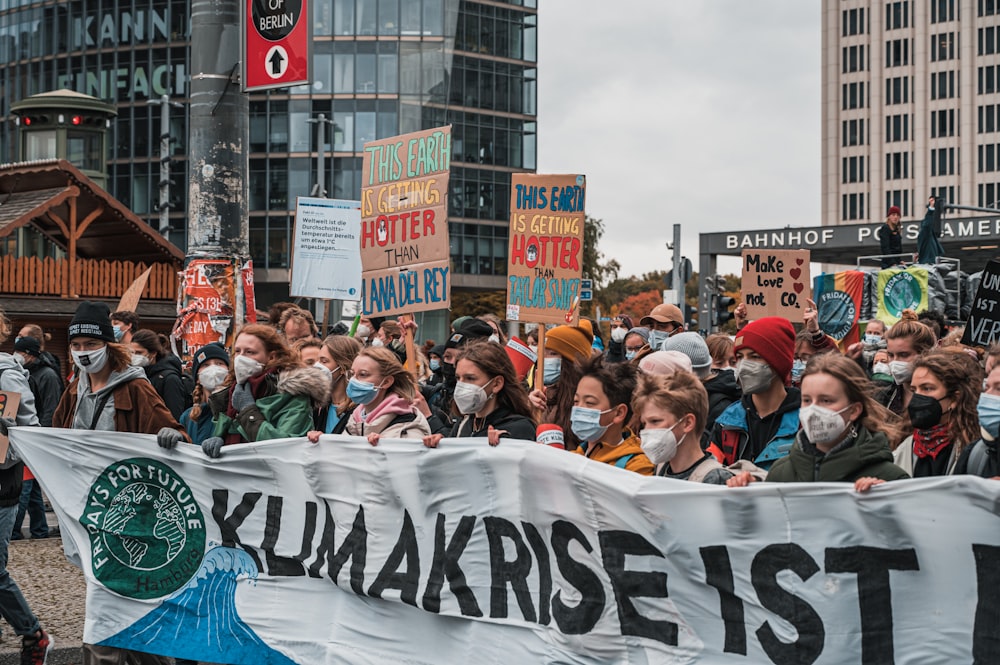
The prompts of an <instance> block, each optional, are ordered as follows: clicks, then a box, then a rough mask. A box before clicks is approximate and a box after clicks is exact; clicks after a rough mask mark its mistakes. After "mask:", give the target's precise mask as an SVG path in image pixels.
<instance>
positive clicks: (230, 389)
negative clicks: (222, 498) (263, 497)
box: [201, 324, 330, 458]
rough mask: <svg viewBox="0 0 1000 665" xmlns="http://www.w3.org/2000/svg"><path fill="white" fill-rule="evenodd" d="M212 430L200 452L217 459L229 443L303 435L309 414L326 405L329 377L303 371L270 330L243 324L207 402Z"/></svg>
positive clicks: (311, 370)
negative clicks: (225, 371) (218, 383)
mask: <svg viewBox="0 0 1000 665" xmlns="http://www.w3.org/2000/svg"><path fill="white" fill-rule="evenodd" d="M208 403H209V406H210V407H211V408H212V413H213V414H215V417H214V422H215V426H214V428H213V431H212V436H210V437H209V438H207V439H205V440H204V441H203V442H202V444H201V449H202V450H203V451H204V452H205V454H206V455H208V456H209V457H212V458H217V457H220V456H221V455H222V447H223V446H226V445H230V444H234V443H247V442H253V441H264V440H267V439H283V438H288V437H297V436H305V435H306V433H307V432H309V430H311V429H312V427H313V410H314V409H318V408H322V407H324V406H326V405H327V404H329V403H330V376H329V373H328V372H324V371H323V370H321V369H319V368H315V367H304V366H303V365H302V363H300V362H299V361H298V360H297V359H296V358H295V356H294V355H292V352H291V350H290V349H289V348H288V345H287V344H286V343H285V340H284V339H282V338H281V337H280V336H279V335H278V334H277V332H275V330H274V328H272V327H270V326H265V325H259V324H250V325H247V326H244V327H243V328H242V329H241V330H240V332H239V334H238V335H237V336H236V343H235V344H234V345H233V359H232V362H231V363H230V370H229V376H228V377H227V379H226V382H225V384H224V387H223V389H221V390H217V391H216V392H214V393H212V395H211V396H209V398H208Z"/></svg>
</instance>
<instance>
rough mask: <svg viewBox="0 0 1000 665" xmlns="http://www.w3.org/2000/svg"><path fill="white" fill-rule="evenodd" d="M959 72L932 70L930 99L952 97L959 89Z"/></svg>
mask: <svg viewBox="0 0 1000 665" xmlns="http://www.w3.org/2000/svg"><path fill="white" fill-rule="evenodd" d="M960 75H961V74H960V72H932V73H931V75H930V80H931V99H952V98H954V97H955V96H956V94H957V91H958V89H959V86H958V77H959V76H960Z"/></svg>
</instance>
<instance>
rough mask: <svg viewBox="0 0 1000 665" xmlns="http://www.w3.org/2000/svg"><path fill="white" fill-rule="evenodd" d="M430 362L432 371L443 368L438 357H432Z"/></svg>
mask: <svg viewBox="0 0 1000 665" xmlns="http://www.w3.org/2000/svg"><path fill="white" fill-rule="evenodd" d="M429 364H430V368H431V371H432V372H436V371H438V370H439V369H441V361H440V360H438V359H437V358H431V361H430V363H429Z"/></svg>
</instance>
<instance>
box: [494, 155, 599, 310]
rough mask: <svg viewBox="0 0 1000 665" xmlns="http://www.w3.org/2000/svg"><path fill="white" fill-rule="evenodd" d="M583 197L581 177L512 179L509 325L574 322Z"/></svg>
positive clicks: (526, 175)
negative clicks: (527, 322)
mask: <svg viewBox="0 0 1000 665" xmlns="http://www.w3.org/2000/svg"><path fill="white" fill-rule="evenodd" d="M586 194H587V189H586V178H585V176H582V175H534V174H530V173H515V174H514V175H513V176H511V188H510V244H509V246H508V252H507V261H508V263H507V319H508V320H509V321H531V322H533V323H567V324H570V325H574V326H575V325H577V323H578V322H579V320H580V307H579V306H580V280H581V278H582V276H583V226H584V209H585V203H586V198H587V195H586Z"/></svg>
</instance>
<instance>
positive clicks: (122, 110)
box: [0, 0, 537, 302]
mask: <svg viewBox="0 0 1000 665" xmlns="http://www.w3.org/2000/svg"><path fill="white" fill-rule="evenodd" d="M188 9H189V6H188V4H187V3H186V2H183V1H181V2H178V1H176V0H175V1H174V2H168V0H132V1H128V0H69V1H62V2H53V0H42V1H34V0H0V62H3V63H5V66H4V67H3V68H2V69H0V117H2V118H3V119H4V120H6V122H5V123H4V124H3V129H2V131H0V159H2V161H5V162H11V161H14V159H15V157H16V155H15V149H14V147H15V145H16V134H15V131H16V128H15V126H14V124H13V122H11V114H10V104H11V103H12V102H15V101H17V100H20V99H23V98H24V97H27V96H29V95H33V94H37V93H40V92H48V91H51V90H56V89H61V88H69V89H71V90H75V91H77V92H82V93H85V94H89V95H92V96H95V97H98V98H100V99H104V100H107V101H110V102H112V103H115V104H117V108H118V117H117V121H116V122H115V123H113V125H112V128H111V132H112V133H111V137H110V141H109V145H110V154H109V155H108V171H109V180H108V188H109V190H110V191H111V193H112V194H113V195H114V196H116V197H117V198H118V199H119V200H121V201H122V202H124V203H125V204H126V205H127V206H128V207H129V208H131V209H132V210H133V211H134V212H135V213H136V214H138V215H139V216H141V217H144V218H146V219H148V220H149V221H150V222H151V223H152V224H153V226H157V225H158V221H157V216H158V213H157V211H156V205H157V202H158V199H159V189H158V187H159V181H160V175H159V168H160V164H159V149H160V142H159V135H160V108H159V106H158V105H157V104H156V103H155V102H156V101H157V100H158V99H159V98H160V96H161V95H164V94H167V95H169V96H170V98H171V101H176V102H180V103H181V104H184V102H185V101H186V96H187V94H188V77H189V76H190V74H191V72H190V71H189V66H188V63H189V62H190V42H189V15H188ZM312 18H313V34H314V43H313V63H312V66H313V70H312V71H313V74H312V80H313V83H312V84H310V85H302V86H297V87H293V88H283V89H279V90H273V91H269V92H263V93H258V94H253V95H251V97H250V172H249V174H248V178H249V189H250V193H249V196H250V198H249V209H250V239H249V240H250V252H251V256H252V258H253V260H254V266H255V268H256V269H257V280H256V281H257V293H258V298H259V300H260V301H261V302H270V301H273V300H277V299H283V298H285V297H286V296H287V293H288V291H287V283H288V266H289V249H290V244H291V243H290V234H291V225H292V211H293V210H294V207H295V198H296V197H297V196H305V195H309V193H310V191H311V190H312V188H313V185H314V184H315V183H316V171H317V169H316V158H317V155H318V154H319V150H318V146H317V145H316V143H317V140H316V139H317V130H316V125H315V124H311V123H308V122H306V121H307V120H308V119H310V118H316V117H318V115H319V114H320V113H323V114H325V115H326V117H327V118H332V119H333V121H334V125H333V126H332V127H330V128H328V131H327V132H326V138H327V140H326V145H325V146H324V152H325V153H326V155H327V157H328V161H327V163H326V172H327V177H328V180H329V184H328V192H329V193H328V195H329V196H330V197H337V198H358V197H359V195H360V177H361V150H362V146H363V145H364V143H365V142H366V141H370V140H372V139H375V138H382V137H386V136H392V135H395V134H400V133H405V132H410V131H415V130H418V129H423V128H428V127H434V126H439V125H444V124H452V125H453V130H452V131H453V140H452V143H453V147H454V154H453V161H452V164H453V166H452V175H451V196H450V197H449V208H450V210H449V217H450V231H451V253H452V258H453V267H454V268H453V269H454V272H455V278H454V286H455V288H476V289H484V288H502V287H503V284H504V281H503V276H504V274H505V271H506V254H507V222H508V204H509V198H510V174H511V173H513V172H521V171H534V169H535V155H536V144H535V137H536V88H535V85H536V72H535V67H536V60H537V57H536V56H537V50H536V44H537V23H536V19H537V10H536V0H508V1H506V2H505V1H501V0H483V1H482V2H476V1H474V0H336V1H335V0H315V2H314V5H313V17H312ZM151 102H152V103H151ZM170 114H171V121H170V134H171V137H172V139H173V144H172V150H173V162H172V164H171V173H172V177H171V179H172V180H173V182H174V183H175V185H174V186H173V188H172V190H171V202H172V208H171V213H170V217H171V226H172V227H173V228H175V229H183V228H184V226H185V221H184V220H185V211H186V208H187V201H186V197H185V194H186V183H187V162H186V153H187V147H186V145H185V143H186V137H187V111H186V107H183V106H182V107H181V108H175V109H171V111H170ZM26 157H28V156H26ZM36 157H37V156H36ZM171 239H172V240H175V242H178V243H183V233H173V234H172V235H171Z"/></svg>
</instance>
